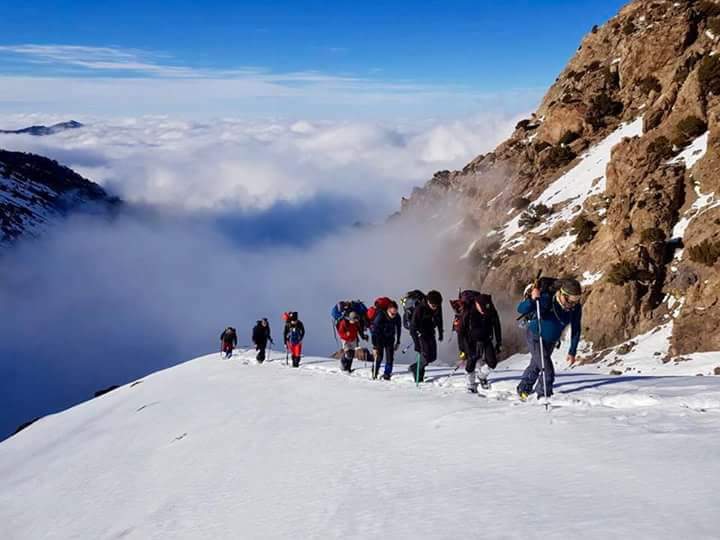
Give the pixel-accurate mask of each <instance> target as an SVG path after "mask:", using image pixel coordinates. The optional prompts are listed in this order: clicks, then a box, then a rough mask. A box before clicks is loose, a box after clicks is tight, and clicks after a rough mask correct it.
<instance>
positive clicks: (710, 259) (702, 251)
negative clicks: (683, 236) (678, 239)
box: [688, 239, 720, 266]
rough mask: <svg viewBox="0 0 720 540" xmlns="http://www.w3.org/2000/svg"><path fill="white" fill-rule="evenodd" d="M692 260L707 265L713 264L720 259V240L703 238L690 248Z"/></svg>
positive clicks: (689, 253)
mask: <svg viewBox="0 0 720 540" xmlns="http://www.w3.org/2000/svg"><path fill="white" fill-rule="evenodd" d="M688 255H689V256H690V260H691V261H693V262H696V263H699V264H704V265H705V266H713V265H714V264H715V263H716V262H717V260H718V259H720V241H715V242H711V241H710V240H707V239H706V240H703V241H702V242H700V243H699V244H696V245H694V246H692V247H690V248H688Z"/></svg>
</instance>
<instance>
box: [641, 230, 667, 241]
mask: <svg viewBox="0 0 720 540" xmlns="http://www.w3.org/2000/svg"><path fill="white" fill-rule="evenodd" d="M666 239H667V235H666V234H665V231H663V230H662V229H659V228H657V227H650V228H649V229H645V230H643V232H641V233H640V241H641V242H642V243H643V244H654V243H656V242H664V241H665V240H666Z"/></svg>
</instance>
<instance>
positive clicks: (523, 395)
mask: <svg viewBox="0 0 720 540" xmlns="http://www.w3.org/2000/svg"><path fill="white" fill-rule="evenodd" d="M517 394H518V397H519V398H520V401H527V400H528V398H529V397H530V394H528V393H527V392H526V391H525V390H523V389H522V388H520V387H519V386H518V387H517Z"/></svg>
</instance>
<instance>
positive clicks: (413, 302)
mask: <svg viewBox="0 0 720 540" xmlns="http://www.w3.org/2000/svg"><path fill="white" fill-rule="evenodd" d="M424 301H425V294H424V293H423V292H422V291H419V290H417V289H415V290H414V291H410V292H408V293H407V294H406V295H405V296H403V297H402V298H401V299H400V303H401V304H402V307H403V326H404V327H405V329H406V330H410V326H411V324H412V317H413V313H415V308H417V307H418V305H420V304H421V303H422V302H424Z"/></svg>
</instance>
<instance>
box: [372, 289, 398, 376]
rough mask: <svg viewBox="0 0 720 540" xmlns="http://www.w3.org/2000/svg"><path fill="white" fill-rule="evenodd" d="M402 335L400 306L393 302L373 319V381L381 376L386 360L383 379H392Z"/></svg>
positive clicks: (380, 310) (379, 311)
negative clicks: (381, 366) (381, 369)
mask: <svg viewBox="0 0 720 540" xmlns="http://www.w3.org/2000/svg"><path fill="white" fill-rule="evenodd" d="M376 304H377V302H376ZM401 334H402V322H401V320H400V315H398V305H397V302H395V301H394V300H391V301H390V302H389V304H388V305H387V309H384V310H383V309H379V310H378V311H377V313H376V314H375V316H374V317H373V323H372V344H373V348H374V349H375V364H374V369H373V379H377V378H378V376H379V375H380V365H381V364H382V362H383V359H384V360H385V370H384V372H383V376H382V378H383V380H386V381H389V380H390V379H391V378H392V372H393V362H394V361H395V351H397V350H398V348H399V347H400V335H401Z"/></svg>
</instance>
